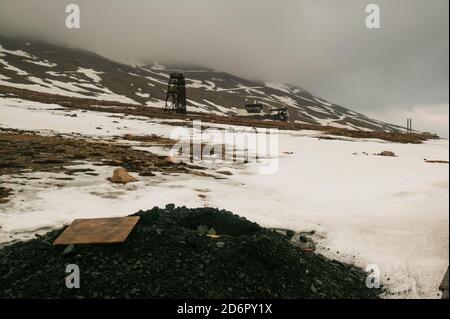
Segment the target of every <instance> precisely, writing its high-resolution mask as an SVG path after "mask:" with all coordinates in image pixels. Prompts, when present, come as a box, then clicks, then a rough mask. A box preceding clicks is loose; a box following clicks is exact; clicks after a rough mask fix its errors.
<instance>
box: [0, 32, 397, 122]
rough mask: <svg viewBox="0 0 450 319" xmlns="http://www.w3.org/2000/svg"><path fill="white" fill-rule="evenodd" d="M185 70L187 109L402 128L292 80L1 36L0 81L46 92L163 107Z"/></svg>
mask: <svg viewBox="0 0 450 319" xmlns="http://www.w3.org/2000/svg"><path fill="white" fill-rule="evenodd" d="M172 71H182V72H184V73H185V75H186V84H187V104H188V111H199V112H210V113H212V114H216V115H233V114H235V111H236V109H237V108H243V107H244V105H245V104H246V103H251V102H253V101H257V102H259V103H262V104H263V105H264V106H265V107H267V108H269V107H282V106H286V107H288V109H289V114H290V121H294V122H299V123H307V124H315V125H317V124H319V125H328V126H334V127H339V128H347V129H354V130H375V131H379V130H384V131H401V130H403V128H401V127H398V126H395V125H390V124H386V123H383V122H380V121H376V120H373V119H370V118H368V117H366V116H364V115H362V114H360V113H356V112H353V111H351V110H349V109H346V108H344V107H341V106H339V105H336V104H333V103H329V102H327V101H324V100H323V99H320V98H318V97H316V96H314V95H312V94H311V93H309V92H307V91H305V90H303V89H301V88H298V87H295V86H291V85H285V84H280V83H263V82H254V81H248V80H245V79H242V78H239V77H237V76H234V75H231V74H228V73H225V72H220V71H216V70H211V69H206V68H201V67H195V68H189V67H174V66H172V67H169V66H162V65H160V64H158V63H154V64H151V65H143V66H142V65H140V66H136V65H135V66H132V65H125V64H121V63H117V62H114V61H111V60H108V59H106V58H104V57H101V56H99V55H97V54H94V53H91V52H87V51H83V50H79V49H75V48H67V47H62V46H58V45H54V44H50V43H47V42H34V41H27V40H24V39H21V38H16V37H13V36H0V85H7V86H12V87H16V88H24V89H29V90H34V91H38V92H45V93H55V94H60V95H66V96H72V97H81V98H94V99H99V100H109V101H117V102H123V103H130V104H142V105H148V106H154V107H163V106H164V100H165V94H166V88H167V81H168V78H169V73H170V72H172Z"/></svg>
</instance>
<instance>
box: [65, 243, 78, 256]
mask: <svg viewBox="0 0 450 319" xmlns="http://www.w3.org/2000/svg"><path fill="white" fill-rule="evenodd" d="M74 250H75V245H73V244H70V245H68V246H67V247H66V248H65V249H64V251H63V255H68V254H71V253H73V251H74Z"/></svg>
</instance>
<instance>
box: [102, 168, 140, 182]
mask: <svg viewBox="0 0 450 319" xmlns="http://www.w3.org/2000/svg"><path fill="white" fill-rule="evenodd" d="M108 180H109V181H110V182H112V183H118V184H127V183H132V182H136V181H137V179H136V178H134V177H133V176H131V175H130V174H128V172H127V171H126V170H125V169H124V168H117V169H115V170H114V172H113V176H112V177H109V178H108Z"/></svg>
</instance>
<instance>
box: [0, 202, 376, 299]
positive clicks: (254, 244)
mask: <svg viewBox="0 0 450 319" xmlns="http://www.w3.org/2000/svg"><path fill="white" fill-rule="evenodd" d="M137 215H139V216H141V219H140V221H139V222H138V224H137V225H136V227H135V229H134V230H133V231H132V232H131V234H130V236H129V237H128V239H127V241H126V242H125V243H122V244H116V245H78V246H76V247H75V249H74V250H73V251H72V252H70V253H66V254H63V251H64V249H65V248H66V247H64V246H62V247H60V246H53V245H52V243H53V241H54V240H55V239H56V238H57V237H58V236H59V234H60V233H61V232H62V229H60V230H55V231H52V232H50V233H48V234H47V235H45V236H42V237H39V238H36V239H34V240H31V241H27V242H19V243H15V244H12V245H10V246H6V247H4V248H2V249H0V298H17V297H19V298H377V297H378V296H379V295H380V294H381V293H382V291H381V290H373V289H372V290H371V289H367V288H366V287H365V279H366V274H365V273H364V272H363V271H362V270H359V269H357V268H354V267H351V266H347V265H344V264H342V263H339V262H337V261H333V260H328V259H326V258H325V257H323V256H321V255H317V254H314V253H305V252H302V251H301V250H299V249H297V248H295V247H294V246H293V245H291V244H290V243H289V238H288V237H287V236H285V235H282V234H280V233H278V232H276V231H273V230H268V229H264V228H262V227H260V226H259V225H257V224H255V223H252V222H250V221H248V220H246V219H245V218H240V217H239V216H237V215H233V214H232V213H230V212H227V211H223V210H222V211H220V210H217V209H212V208H198V209H187V208H185V207H180V208H175V206H174V205H167V206H166V208H165V209H159V208H153V209H152V210H150V211H145V212H144V211H140V212H138V213H137ZM214 233H215V234H216V236H208V234H209V235H211V234H214ZM217 235H219V237H218V238H217ZM68 264H76V265H78V266H79V268H80V288H79V289H76V288H73V289H68V288H66V286H65V276H66V275H67V274H66V273H65V270H66V266H67V265H68Z"/></svg>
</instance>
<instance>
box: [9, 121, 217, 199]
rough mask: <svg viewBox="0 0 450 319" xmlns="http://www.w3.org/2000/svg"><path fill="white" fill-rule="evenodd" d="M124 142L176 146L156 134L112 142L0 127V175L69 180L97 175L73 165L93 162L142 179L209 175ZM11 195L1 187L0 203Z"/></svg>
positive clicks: (123, 138) (116, 138)
mask: <svg viewBox="0 0 450 319" xmlns="http://www.w3.org/2000/svg"><path fill="white" fill-rule="evenodd" d="M124 141H125V142H127V141H137V142H140V144H139V145H140V146H154V145H158V146H166V147H170V146H171V145H173V144H174V143H175V142H174V141H172V140H170V139H167V138H163V137H160V136H156V135H149V136H133V135H130V134H127V135H124V136H121V137H115V138H113V139H112V140H110V141H98V140H89V139H86V138H81V137H80V138H75V137H65V136H58V135H53V136H49V135H41V134H38V133H36V132H24V131H19V130H11V129H1V128H0V175H14V174H20V173H26V172H36V171H40V172H63V173H64V174H65V175H67V177H64V179H66V180H70V179H74V178H75V177H74V175H75V174H79V173H83V174H87V175H97V174H96V173H95V171H93V170H92V169H86V168H80V169H77V168H73V165H77V164H80V163H86V162H91V163H93V164H94V165H96V166H101V165H110V166H120V167H123V168H124V169H126V170H127V171H129V172H135V173H137V174H138V175H140V176H153V174H154V172H162V173H164V174H169V173H190V174H196V175H202V176H210V175H208V174H207V173H205V172H203V170H202V168H201V167H199V166H194V165H189V164H185V163H182V162H181V163H174V162H173V161H171V159H170V158H167V157H165V156H158V155H156V154H153V153H151V152H148V151H140V150H136V149H133V148H132V145H128V144H124V143H123V142H124ZM67 166H70V168H68V167H67ZM11 194H12V192H11V190H10V189H8V188H4V187H0V203H5V202H7V201H8V197H9V196H10V195H11Z"/></svg>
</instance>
